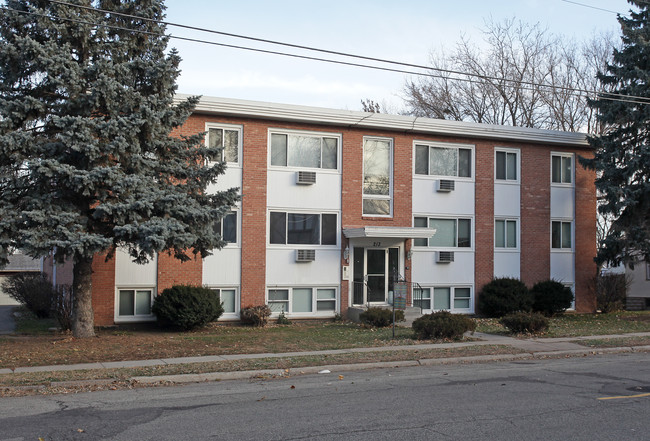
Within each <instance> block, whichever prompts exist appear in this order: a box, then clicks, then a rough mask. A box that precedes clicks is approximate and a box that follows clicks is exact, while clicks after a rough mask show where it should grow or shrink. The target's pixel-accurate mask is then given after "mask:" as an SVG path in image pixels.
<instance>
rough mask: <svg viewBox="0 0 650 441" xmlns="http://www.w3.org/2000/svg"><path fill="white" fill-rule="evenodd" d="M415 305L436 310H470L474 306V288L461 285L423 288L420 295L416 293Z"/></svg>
mask: <svg viewBox="0 0 650 441" xmlns="http://www.w3.org/2000/svg"><path fill="white" fill-rule="evenodd" d="M418 297H419V298H418ZM413 306H415V307H417V308H422V309H430V310H434V311H441V310H444V311H469V310H471V308H472V288H470V287H461V286H436V287H426V288H422V289H421V295H420V296H417V295H414V299H413Z"/></svg>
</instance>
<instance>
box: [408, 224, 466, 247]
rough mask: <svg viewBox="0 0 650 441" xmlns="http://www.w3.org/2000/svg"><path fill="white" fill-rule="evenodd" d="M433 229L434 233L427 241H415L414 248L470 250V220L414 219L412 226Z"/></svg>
mask: <svg viewBox="0 0 650 441" xmlns="http://www.w3.org/2000/svg"><path fill="white" fill-rule="evenodd" d="M427 222H428V224H429V225H428V226H429V228H435V229H436V233H435V234H434V235H433V236H432V237H430V238H429V239H415V240H414V241H413V245H414V246H430V247H454V248H455V247H458V248H470V247H471V246H472V220H471V219H436V218H426V217H416V218H414V219H413V226H415V227H426V226H427Z"/></svg>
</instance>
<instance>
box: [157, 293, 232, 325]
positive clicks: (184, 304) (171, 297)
mask: <svg viewBox="0 0 650 441" xmlns="http://www.w3.org/2000/svg"><path fill="white" fill-rule="evenodd" d="M151 311H152V312H153V313H154V314H156V317H157V318H158V323H159V324H160V325H161V326H163V327H168V326H171V327H175V328H180V329H183V330H189V329H195V328H199V327H201V326H205V325H206V324H207V323H208V322H211V321H214V320H217V319H218V318H219V317H220V316H221V314H223V307H222V306H221V302H220V301H219V296H218V295H216V294H215V292H214V291H212V290H211V289H209V288H204V287H202V286H190V285H175V286H172V287H171V288H167V289H166V290H164V291H163V292H162V293H160V295H159V296H157V297H156V299H155V300H154V302H153V307H152V308H151Z"/></svg>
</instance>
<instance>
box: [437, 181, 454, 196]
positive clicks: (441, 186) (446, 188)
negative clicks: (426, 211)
mask: <svg viewBox="0 0 650 441" xmlns="http://www.w3.org/2000/svg"><path fill="white" fill-rule="evenodd" d="M455 189H456V181H453V180H451V179H439V180H438V181H436V191H437V192H439V193H449V192H450V191H454V190H455Z"/></svg>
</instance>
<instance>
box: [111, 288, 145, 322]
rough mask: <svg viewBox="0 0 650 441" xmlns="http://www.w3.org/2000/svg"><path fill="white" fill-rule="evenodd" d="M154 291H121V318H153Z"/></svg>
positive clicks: (119, 297)
mask: <svg viewBox="0 0 650 441" xmlns="http://www.w3.org/2000/svg"><path fill="white" fill-rule="evenodd" d="M152 300H153V290H152V289H120V290H119V291H118V298H117V301H118V306H117V309H118V312H117V315H118V316H119V317H151V303H152Z"/></svg>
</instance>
